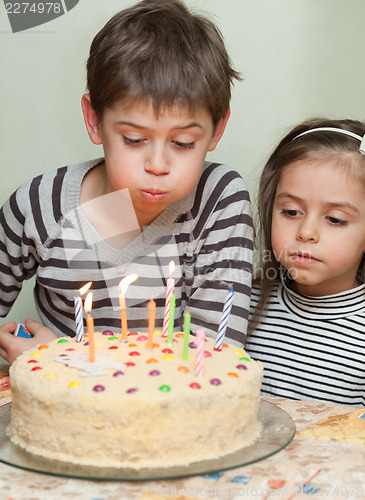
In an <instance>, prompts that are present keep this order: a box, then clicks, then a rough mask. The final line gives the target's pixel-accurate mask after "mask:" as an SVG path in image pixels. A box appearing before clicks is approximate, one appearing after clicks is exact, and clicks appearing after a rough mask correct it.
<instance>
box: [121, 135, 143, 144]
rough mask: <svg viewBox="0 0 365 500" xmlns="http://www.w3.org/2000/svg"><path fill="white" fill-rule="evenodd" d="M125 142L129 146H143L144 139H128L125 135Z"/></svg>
mask: <svg viewBox="0 0 365 500" xmlns="http://www.w3.org/2000/svg"><path fill="white" fill-rule="evenodd" d="M123 141H124V144H126V145H127V146H134V145H136V144H141V143H142V142H143V139H131V138H130V137H126V136H125V135H123Z"/></svg>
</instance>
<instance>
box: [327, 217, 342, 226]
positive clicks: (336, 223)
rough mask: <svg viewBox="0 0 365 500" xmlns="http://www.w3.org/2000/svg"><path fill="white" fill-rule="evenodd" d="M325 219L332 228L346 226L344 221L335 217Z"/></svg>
mask: <svg viewBox="0 0 365 500" xmlns="http://www.w3.org/2000/svg"><path fill="white" fill-rule="evenodd" d="M327 219H328V220H329V222H330V223H331V224H333V225H334V226H346V225H347V221H346V220H342V219H338V218H337V217H327Z"/></svg>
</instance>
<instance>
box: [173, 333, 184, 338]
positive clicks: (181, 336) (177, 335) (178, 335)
mask: <svg viewBox="0 0 365 500" xmlns="http://www.w3.org/2000/svg"><path fill="white" fill-rule="evenodd" d="M175 337H177V338H178V339H183V338H184V334H183V333H182V332H180V333H177V334H176V335H175Z"/></svg>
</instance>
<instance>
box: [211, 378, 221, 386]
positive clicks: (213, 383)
mask: <svg viewBox="0 0 365 500" xmlns="http://www.w3.org/2000/svg"><path fill="white" fill-rule="evenodd" d="M210 383H211V384H212V385H221V383H222V382H221V381H220V380H219V378H212V379H211V381H210Z"/></svg>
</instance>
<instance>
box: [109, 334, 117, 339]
mask: <svg viewBox="0 0 365 500" xmlns="http://www.w3.org/2000/svg"><path fill="white" fill-rule="evenodd" d="M108 340H118V337H116V336H115V335H113V336H112V337H109V338H108Z"/></svg>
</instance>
